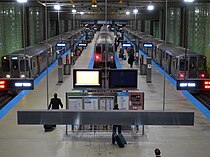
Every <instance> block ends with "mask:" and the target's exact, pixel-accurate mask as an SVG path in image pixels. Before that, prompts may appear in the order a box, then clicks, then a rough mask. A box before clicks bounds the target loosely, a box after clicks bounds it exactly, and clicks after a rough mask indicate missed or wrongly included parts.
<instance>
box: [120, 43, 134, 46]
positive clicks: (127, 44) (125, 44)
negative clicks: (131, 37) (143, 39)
mask: <svg viewBox="0 0 210 157" xmlns="http://www.w3.org/2000/svg"><path fill="white" fill-rule="evenodd" d="M122 46H123V47H131V46H132V45H131V43H123V44H122Z"/></svg>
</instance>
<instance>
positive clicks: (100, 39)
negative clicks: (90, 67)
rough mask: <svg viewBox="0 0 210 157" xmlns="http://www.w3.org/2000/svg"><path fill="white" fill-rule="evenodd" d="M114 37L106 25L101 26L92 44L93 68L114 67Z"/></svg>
mask: <svg viewBox="0 0 210 157" xmlns="http://www.w3.org/2000/svg"><path fill="white" fill-rule="evenodd" d="M114 38H115V37H114V33H113V32H110V31H109V30H108V27H107V26H102V27H101V29H100V31H99V33H98V35H97V38H96V41H95V45H94V68H103V67H105V66H107V67H110V68H115V59H114V54H115V50H114ZM106 64H107V65H106Z"/></svg>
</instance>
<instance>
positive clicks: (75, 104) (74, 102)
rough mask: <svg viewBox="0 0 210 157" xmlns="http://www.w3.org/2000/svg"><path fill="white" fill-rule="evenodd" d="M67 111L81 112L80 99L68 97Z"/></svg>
mask: <svg viewBox="0 0 210 157" xmlns="http://www.w3.org/2000/svg"><path fill="white" fill-rule="evenodd" d="M67 110H82V97H80V96H69V97H68V105H67Z"/></svg>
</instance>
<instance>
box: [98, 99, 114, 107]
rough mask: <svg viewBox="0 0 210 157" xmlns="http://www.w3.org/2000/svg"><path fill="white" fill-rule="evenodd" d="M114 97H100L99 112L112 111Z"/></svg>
mask: <svg viewBox="0 0 210 157" xmlns="http://www.w3.org/2000/svg"><path fill="white" fill-rule="evenodd" d="M113 107H114V97H110V96H109V97H100V110H113Z"/></svg>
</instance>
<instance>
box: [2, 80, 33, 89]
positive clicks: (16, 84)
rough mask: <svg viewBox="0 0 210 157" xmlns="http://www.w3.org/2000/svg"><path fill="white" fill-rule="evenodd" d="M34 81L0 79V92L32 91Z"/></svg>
mask: <svg viewBox="0 0 210 157" xmlns="http://www.w3.org/2000/svg"><path fill="white" fill-rule="evenodd" d="M33 89H34V79H23V78H10V79H9V78H8V79H3V78H1V79H0V90H33Z"/></svg>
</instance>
